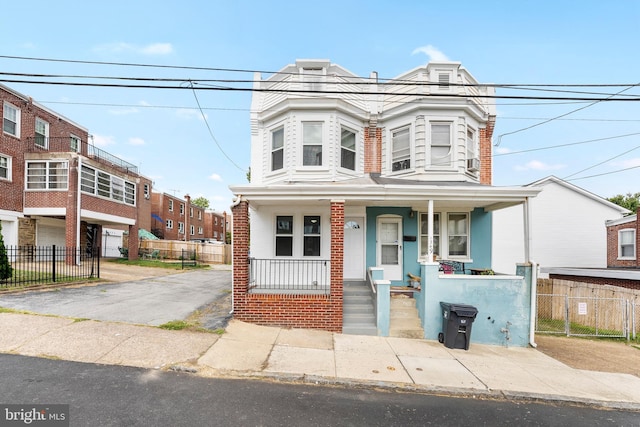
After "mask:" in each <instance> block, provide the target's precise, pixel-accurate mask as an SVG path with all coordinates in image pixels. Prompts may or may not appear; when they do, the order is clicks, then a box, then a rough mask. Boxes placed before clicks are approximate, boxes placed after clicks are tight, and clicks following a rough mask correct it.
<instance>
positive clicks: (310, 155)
mask: <svg viewBox="0 0 640 427" xmlns="http://www.w3.org/2000/svg"><path fill="white" fill-rule="evenodd" d="M322 125H323V123H322V122H302V165H303V166H322Z"/></svg>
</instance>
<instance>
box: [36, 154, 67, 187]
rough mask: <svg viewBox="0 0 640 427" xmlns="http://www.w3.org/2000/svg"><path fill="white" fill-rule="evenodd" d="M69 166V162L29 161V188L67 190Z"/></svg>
mask: <svg viewBox="0 0 640 427" xmlns="http://www.w3.org/2000/svg"><path fill="white" fill-rule="evenodd" d="M68 174H69V167H68V163H67V162H58V161H43V162H28V163H27V189H28V190H66V189H67V187H68Z"/></svg>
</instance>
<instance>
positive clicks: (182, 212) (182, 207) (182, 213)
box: [180, 203, 184, 216]
mask: <svg viewBox="0 0 640 427" xmlns="http://www.w3.org/2000/svg"><path fill="white" fill-rule="evenodd" d="M182 215H184V203H180V216H182Z"/></svg>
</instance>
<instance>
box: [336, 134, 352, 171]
mask: <svg viewBox="0 0 640 427" xmlns="http://www.w3.org/2000/svg"><path fill="white" fill-rule="evenodd" d="M340 166H341V167H343V168H345V169H350V170H352V171H354V170H356V134H355V132H352V131H350V130H349V129H345V128H342V131H341V132H340Z"/></svg>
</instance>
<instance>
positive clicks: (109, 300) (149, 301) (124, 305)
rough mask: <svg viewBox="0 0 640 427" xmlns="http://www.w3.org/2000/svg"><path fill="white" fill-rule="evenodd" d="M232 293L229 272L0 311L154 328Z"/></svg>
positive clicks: (6, 303) (28, 297)
mask: <svg viewBox="0 0 640 427" xmlns="http://www.w3.org/2000/svg"><path fill="white" fill-rule="evenodd" d="M230 291H231V272H230V271H224V270H213V269H212V270H197V271H191V272H187V273H178V274H173V273H172V274H168V275H165V276H156V277H148V278H144V279H138V280H132V281H126V282H121V283H108V284H100V285H96V286H84V287H79V288H59V289H55V290H50V291H31V292H24V293H19V294H9V295H2V296H0V307H5V308H12V309H16V310H26V311H30V312H34V313H39V314H53V315H58V316H65V317H77V318H87V319H93V320H103V321H115V322H125V323H136V324H145V325H152V326H158V325H162V324H163V323H166V322H169V321H171V320H183V319H186V318H187V317H188V316H189V315H190V314H191V313H193V312H194V311H195V310H198V309H202V308H204V307H207V306H210V305H212V304H214V303H215V302H216V301H217V300H220V299H224V298H227V297H228V296H229V294H230Z"/></svg>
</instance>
